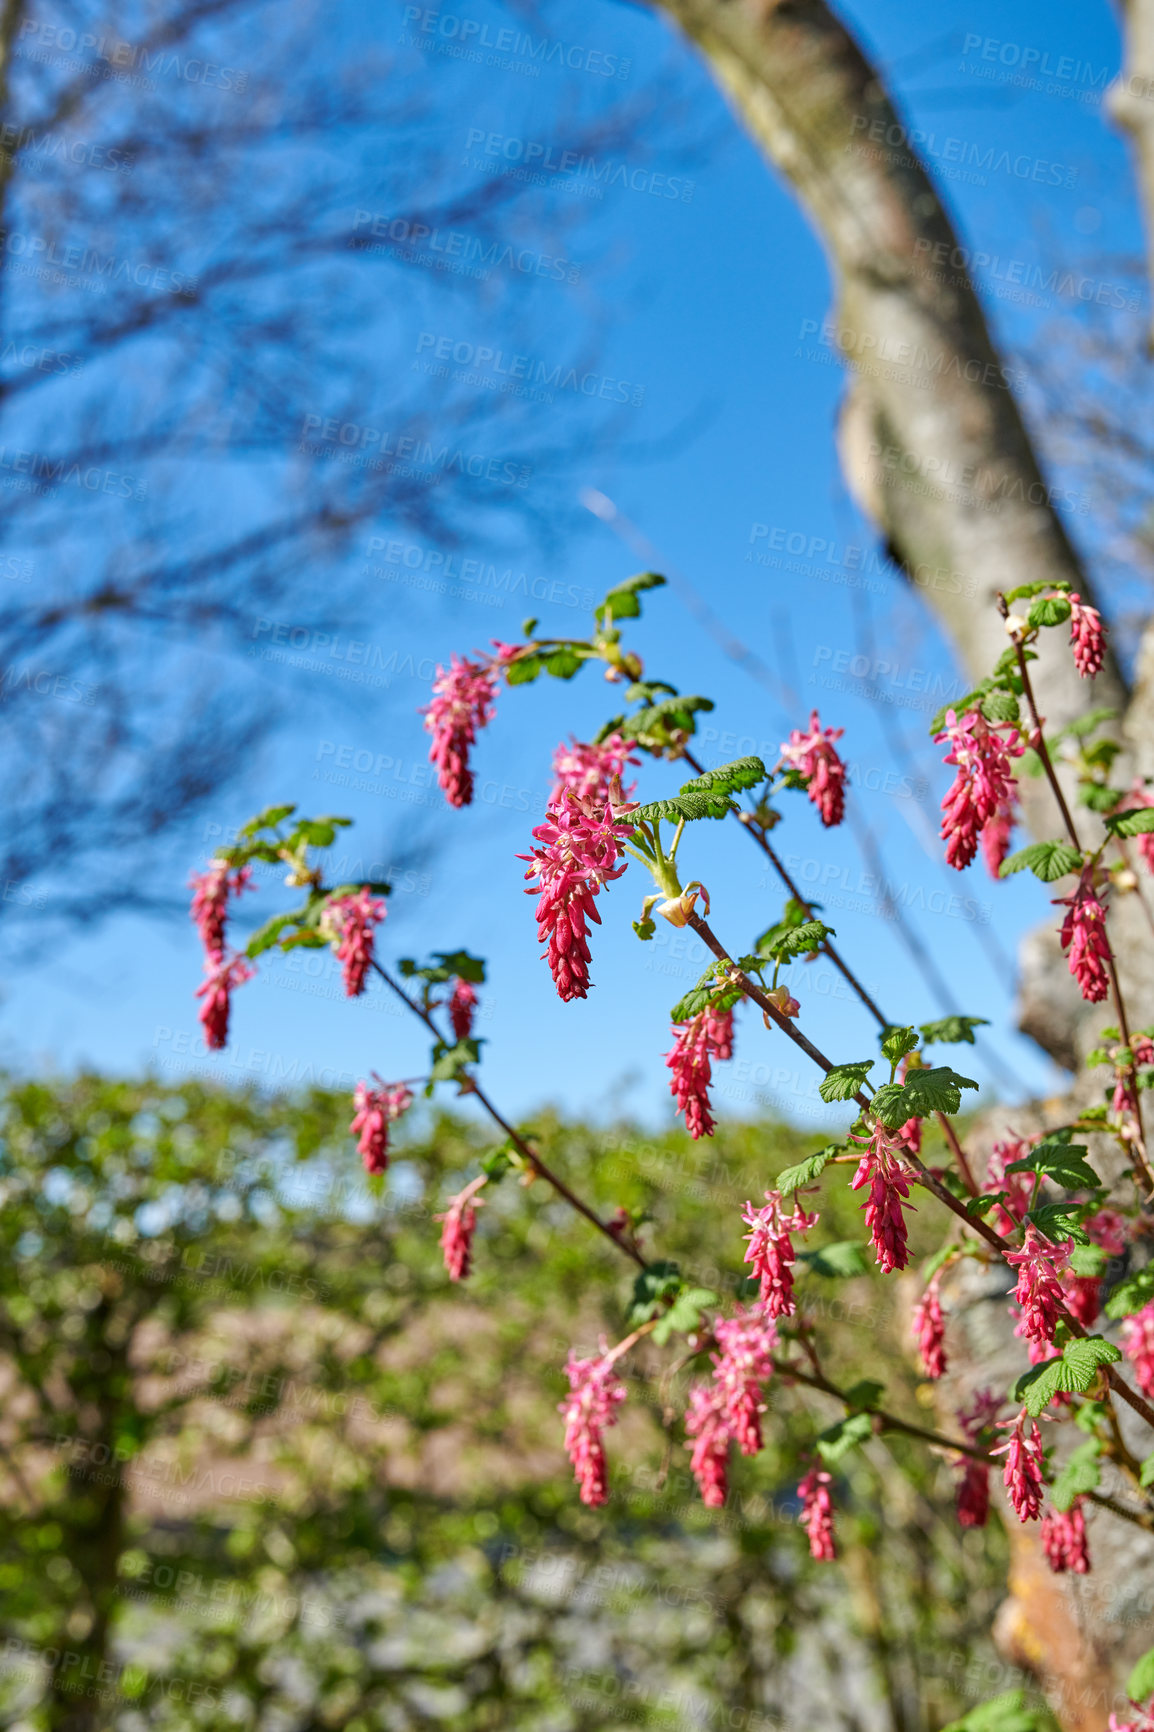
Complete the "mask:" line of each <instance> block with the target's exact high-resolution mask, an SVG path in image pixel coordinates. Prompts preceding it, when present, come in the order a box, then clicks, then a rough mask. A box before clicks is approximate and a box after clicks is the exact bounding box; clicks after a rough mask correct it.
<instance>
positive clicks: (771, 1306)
mask: <svg viewBox="0 0 1154 1732" xmlns="http://www.w3.org/2000/svg"><path fill="white" fill-rule="evenodd" d="M819 1218H820V1217H819V1216H817V1215H807V1214H806V1212H805V1210H804V1209H803V1208H801V1207H800V1206H799V1207H797V1208H796V1209H795V1210H794V1211H793V1213H792V1214H789V1215H787V1214H786V1213H785V1199H784V1198H783V1197H782V1194H781V1192H780V1191H767V1192H766V1193H765V1207H764V1208H761V1209H756V1208H754V1206H753V1204H752V1203H746V1205H745V1208H744V1210H743V1212H742V1220H743V1221H744V1222H745V1225H746V1226H747V1227H748V1228H749V1229H750V1230H749V1232H748V1233H747V1234H746V1238H747V1239H748V1240H749V1246H748V1249H747V1250H746V1253H745V1261H746V1262H747V1263H749V1264H751V1265H752V1272H753V1274H754V1275H755V1276H756V1277H757V1279H758V1280H759V1281H760V1282H761V1293H760V1303H761V1306H762V1308H763V1310H764V1311H765V1312H766V1315H767V1316H769V1317H792V1316H793V1314H794V1312H795V1311H796V1310H797V1304H796V1302H795V1300H794V1297H793V1264H794V1258H795V1252H794V1248H793V1240H792V1238H791V1237H790V1234H791V1233H807V1232H808V1231H809V1229H810V1228H811V1227H816V1226H817V1223H818V1220H819Z"/></svg>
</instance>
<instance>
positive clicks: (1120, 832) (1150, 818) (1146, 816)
mask: <svg viewBox="0 0 1154 1732" xmlns="http://www.w3.org/2000/svg"><path fill="white" fill-rule="evenodd" d="M1106 828H1107V830H1109V832H1110V834H1111V836H1147V835H1149V833H1150V831H1151V830H1154V806H1140V807H1139V808H1138V809H1137V811H1134V812H1112V813H1111V814H1110V816H1109V817H1108V818H1107V819H1106Z"/></svg>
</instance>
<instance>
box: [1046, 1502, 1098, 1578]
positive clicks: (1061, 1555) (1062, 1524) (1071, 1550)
mask: <svg viewBox="0 0 1154 1732" xmlns="http://www.w3.org/2000/svg"><path fill="white" fill-rule="evenodd" d="M1041 1540H1042V1550H1043V1551H1044V1552H1045V1554H1046V1557H1047V1559H1048V1560H1049V1564H1050V1568H1051V1569H1052V1570H1053V1572H1054V1574H1055V1575H1056V1576H1060V1575H1064V1574H1065V1572H1066V1571H1067V1570H1073V1572H1074V1574H1075V1575H1077V1576H1085V1575H1089V1573H1090V1553H1089V1551H1088V1549H1087V1546H1086V1518H1085V1516H1084V1515H1083V1514H1082V1499H1081V1498H1080V1497H1079V1498H1075V1499H1074V1502H1073V1503H1072V1504H1071V1506H1070V1508H1069V1509H1068V1510H1057V1509H1048V1510H1047V1511H1046V1513H1045V1515H1044V1516H1043V1517H1042V1532H1041Z"/></svg>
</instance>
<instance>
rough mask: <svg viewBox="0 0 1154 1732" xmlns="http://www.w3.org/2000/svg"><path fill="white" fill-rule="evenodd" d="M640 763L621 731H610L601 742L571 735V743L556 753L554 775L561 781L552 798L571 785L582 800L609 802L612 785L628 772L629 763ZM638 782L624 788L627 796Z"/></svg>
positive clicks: (604, 803)
mask: <svg viewBox="0 0 1154 1732" xmlns="http://www.w3.org/2000/svg"><path fill="white" fill-rule="evenodd" d="M640 762H641V760H640V758H638V757H637V756H636V754H635V753H633V752H632V751H631V750H630V745H629V742H628V740H625V739H622V737H621V735H620V734H610V735H609V736H608V737H607V738H606V739H604V740H602V741H601V743H600V745H593V744H586V742H584V741H582V740H578V739H575V738H574V736H573V735H572V734H570V736H569V744H568V745H567V746H566V745H560V746H558V747H557V748H556V750H555V751H554V753H553V774H554V776H556V778H557V780H556V782H555V783H554V784H553V793H552V795H551V797H550V798H551V800H552V801H554V802H556V801H557V800H559V799H560V798H561V796H562V794H563V793H564V792H565V790H566V788H568V789H570V790H571V791H572V792H573V793H574V794H576V795H577V797H578V799H581V800H592V801H594V802H596V803H597V804H600V805H607V804H608V803H609V798H610V792H611V788H610V784H611V783H612V782H613V781H614V780H615V779H616V778H619V777H621V776H623V775H624V774H625V766H626V765H627V764H639V763H640ZM635 785H636V784H631V786H630V787H629V788H628V789H625V790H623V793H624V797H625V798H626V799H628V798H629V796H630V794H631V793H632V792H633V787H634V786H635Z"/></svg>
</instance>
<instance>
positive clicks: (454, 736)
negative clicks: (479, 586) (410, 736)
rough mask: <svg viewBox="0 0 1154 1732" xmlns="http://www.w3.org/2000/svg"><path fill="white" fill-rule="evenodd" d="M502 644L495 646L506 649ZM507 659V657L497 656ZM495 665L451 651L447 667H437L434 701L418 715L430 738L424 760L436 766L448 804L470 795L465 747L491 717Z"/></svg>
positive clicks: (466, 800)
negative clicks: (431, 737)
mask: <svg viewBox="0 0 1154 1732" xmlns="http://www.w3.org/2000/svg"><path fill="white" fill-rule="evenodd" d="M507 647H508V646H505V645H501V646H499V649H504V650H507ZM502 659H504V660H508V655H507V654H506V655H505V656H504V657H501V656H500V655H499V656H498V660H502ZM497 679H498V673H497V667H496V666H495V665H492V664H490V665H489V666H485V665H484V663H482V662H471V661H469V660H468V658H467V657H466V656H458V655H454V656H453V657H452V658H451V660H450V663H449V667H448V668H447V669H445V668H442V667H438V669H437V677H436V679H435V680H434V681H433V699H432V702H431V703H430V704H428V705H427V706H426V708H425V709H423V710H422V711H421V714H422V715H423V716H424V718H425V727H426V728H427V729H428V731H429V733H430V734H432V736H433V743H432V745H431V746H430V748H429V760H430V762H431V763H434V764H436V766H437V781H438V783H439V784H440V786H441V788H442V789H443V790H444V794H445V798H446V800H448V802H449V804H450V806H468V805H470V804H471V803H472V799H473V772H472V770H470V768H469V749H470V747H471V746H472V745H473V744H474V742H475V741H476V738H477V729H478V728H483V727H484V726H485V724H486V723H487V722H489V721H491V720H492V717H493V708H494V700H495V696H496V691H497Z"/></svg>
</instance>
